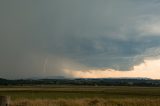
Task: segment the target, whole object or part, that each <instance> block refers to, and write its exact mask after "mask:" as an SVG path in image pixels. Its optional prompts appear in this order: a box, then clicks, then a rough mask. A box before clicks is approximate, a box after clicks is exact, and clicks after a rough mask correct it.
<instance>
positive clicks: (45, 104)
mask: <svg viewBox="0 0 160 106" xmlns="http://www.w3.org/2000/svg"><path fill="white" fill-rule="evenodd" d="M159 104H160V99H103V98H93V99H90V98H88V99H56V100H51V99H50V100H49V99H43V100H42V99H37V100H28V99H19V100H15V101H13V102H12V103H11V106H159Z"/></svg>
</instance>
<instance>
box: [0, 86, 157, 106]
mask: <svg viewBox="0 0 160 106" xmlns="http://www.w3.org/2000/svg"><path fill="white" fill-rule="evenodd" d="M0 95H8V96H11V105H12V106H160V88H159V87H118V86H116V87H115V86H34V87H33V86H32V87H31V86H25V87H19V86H14V87H13V86H8V87H1V88H0Z"/></svg>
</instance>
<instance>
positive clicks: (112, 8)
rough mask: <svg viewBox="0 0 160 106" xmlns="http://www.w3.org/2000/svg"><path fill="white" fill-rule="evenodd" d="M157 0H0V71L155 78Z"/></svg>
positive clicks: (158, 73)
mask: <svg viewBox="0 0 160 106" xmlns="http://www.w3.org/2000/svg"><path fill="white" fill-rule="evenodd" d="M159 11H160V1H159V0H0V77H2V78H10V79H13V78H31V77H37V76H38V77H47V76H65V77H69V78H70V77H71V78H72V77H78V78H79V77H80V78H108V77H147V78H153V79H160V70H159V69H160V58H159V57H160V29H159V28H160V12H159Z"/></svg>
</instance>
